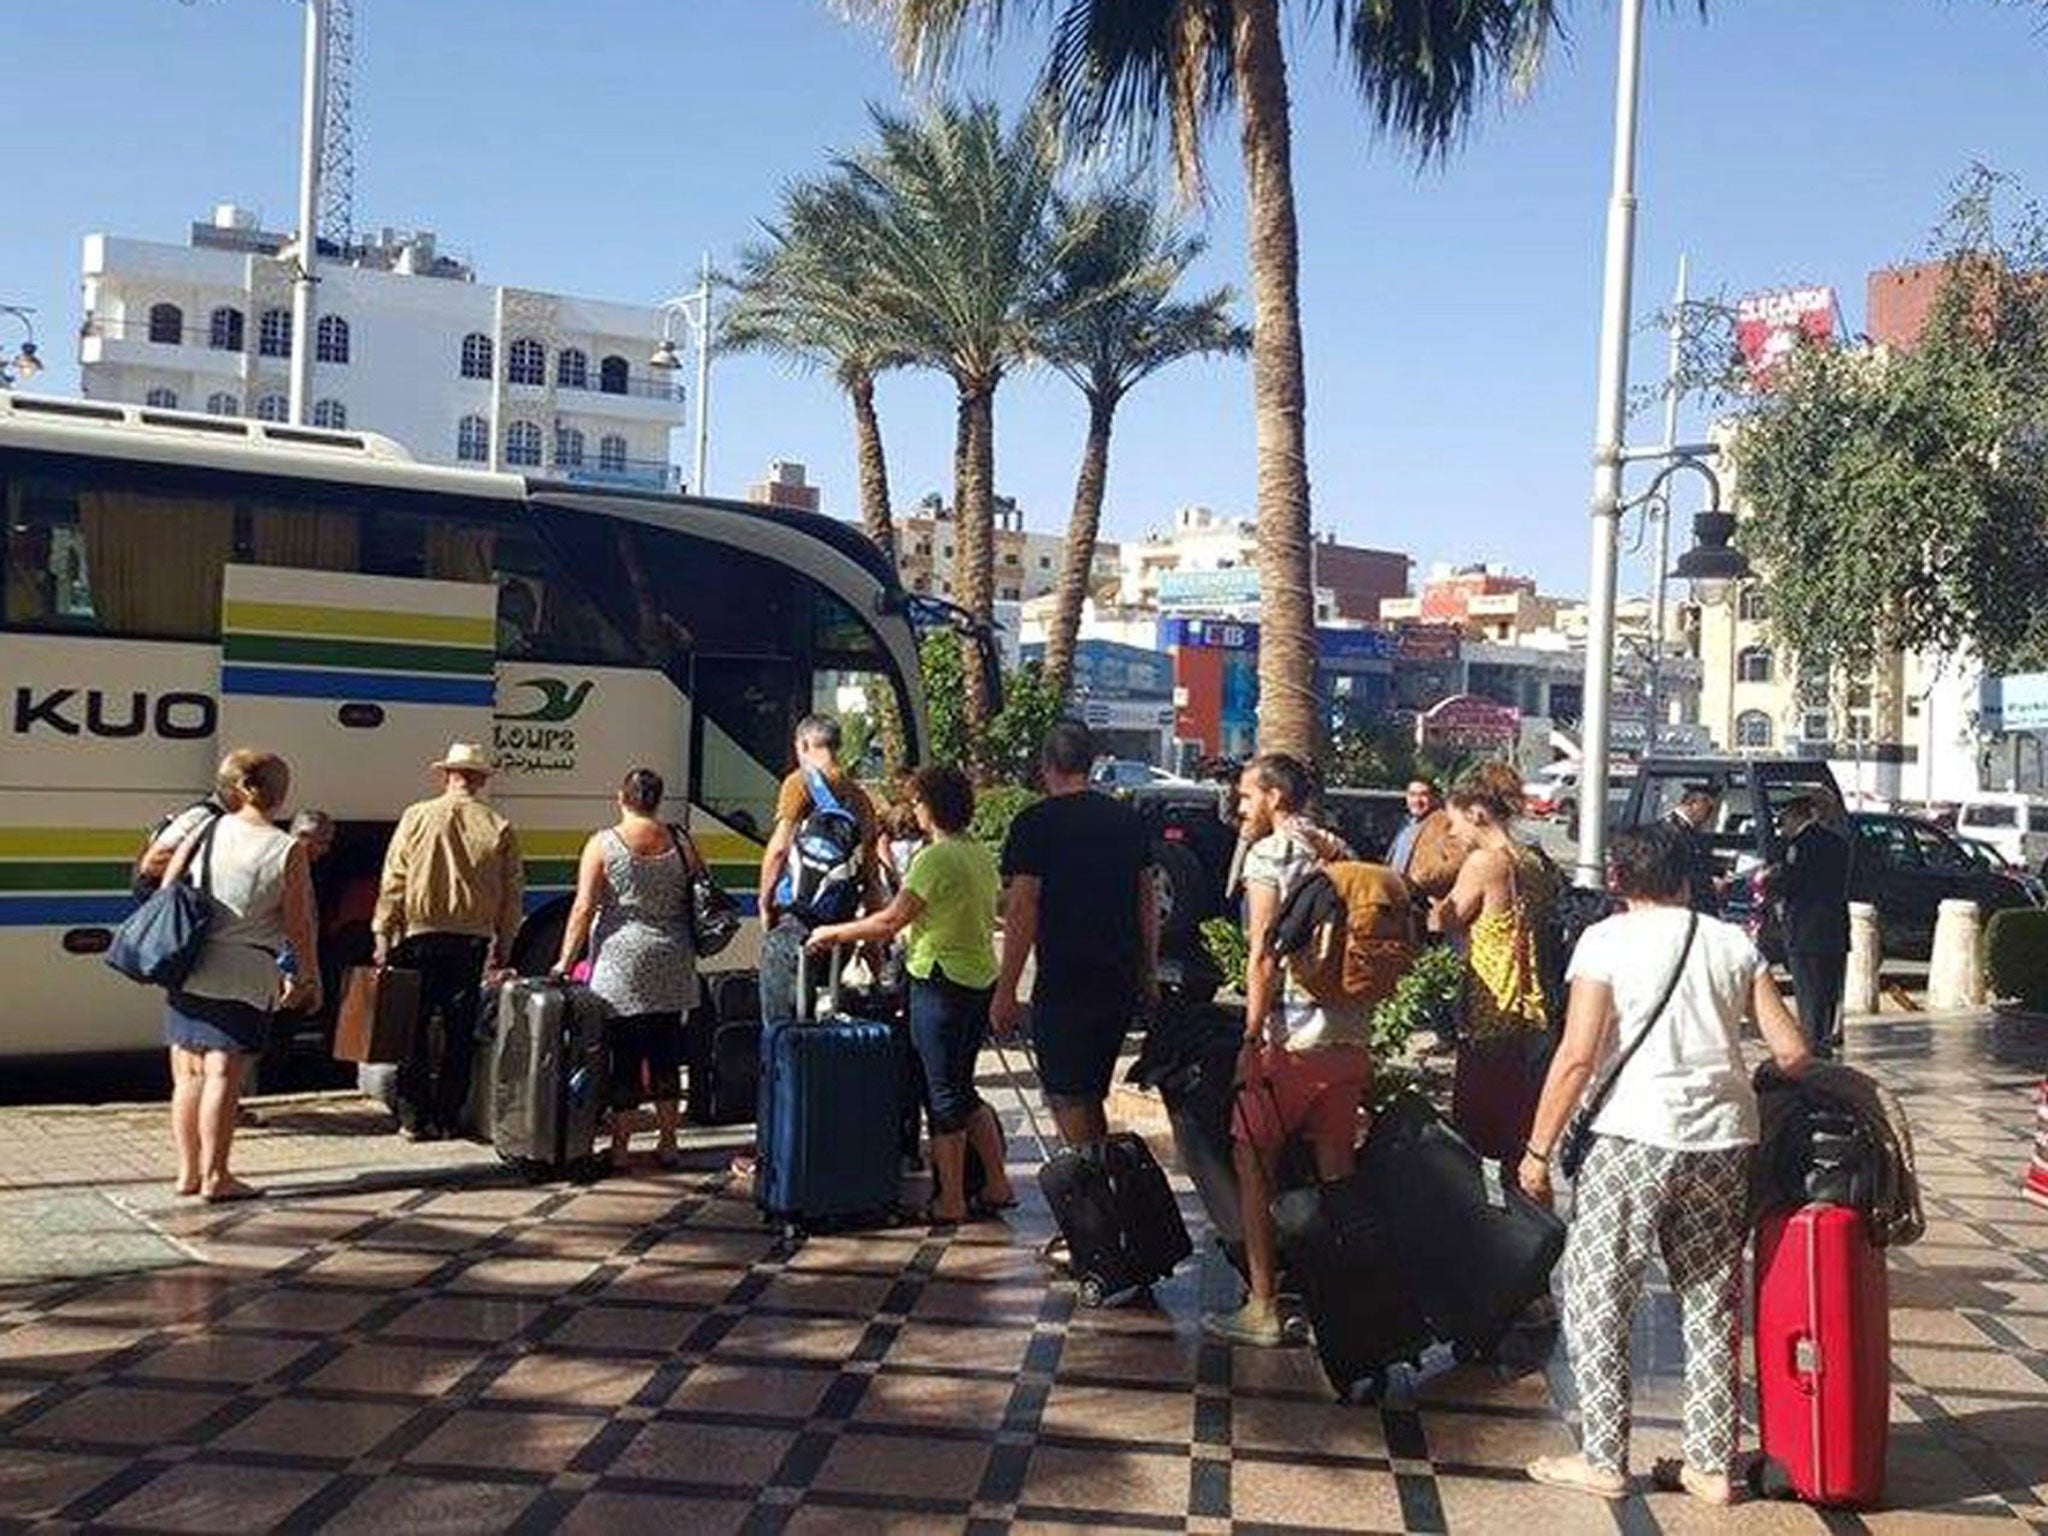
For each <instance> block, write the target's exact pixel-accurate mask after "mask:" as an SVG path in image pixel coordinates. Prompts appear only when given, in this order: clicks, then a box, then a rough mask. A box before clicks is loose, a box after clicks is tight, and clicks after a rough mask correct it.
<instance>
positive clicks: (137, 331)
mask: <svg viewBox="0 0 2048 1536" xmlns="http://www.w3.org/2000/svg"><path fill="white" fill-rule="evenodd" d="M256 332H257V328H256V326H255V325H254V324H245V325H244V326H243V328H242V345H240V346H238V347H216V346H214V345H213V331H212V329H211V327H210V326H208V325H186V326H180V327H178V328H177V329H175V330H172V329H170V328H167V327H164V326H158V325H152V324H151V323H150V322H149V321H148V320H147V319H145V318H142V317H139V316H138V317H137V318H135V319H132V320H110V319H107V318H104V317H102V316H100V315H87V316H86V317H85V321H84V323H83V324H81V325H80V326H79V327H78V334H79V337H80V339H81V340H83V339H86V338H88V337H93V336H102V337H105V338H107V339H108V340H110V341H149V342H155V343H156V344H157V345H158V346H163V347H205V348H207V349H208V350H210V351H214V352H234V353H242V352H253V351H256V350H257V348H256V347H255V346H254V345H253V343H255V342H256V340H257V334H256ZM288 350H289V349H287V351H288Z"/></svg>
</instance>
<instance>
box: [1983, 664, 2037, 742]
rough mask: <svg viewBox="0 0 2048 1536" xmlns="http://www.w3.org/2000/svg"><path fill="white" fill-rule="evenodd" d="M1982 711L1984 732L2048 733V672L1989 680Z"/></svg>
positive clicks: (2027, 673)
mask: <svg viewBox="0 0 2048 1536" xmlns="http://www.w3.org/2000/svg"><path fill="white" fill-rule="evenodd" d="M1978 710H1979V713H1980V715H1981V716H1982V723H1983V726H1984V729H1985V730H1986V731H1988V732H1991V733H1994V734H1995V733H1997V732H2000V731H2040V730H2048V672H2016V673H2014V674H2013V675H2012V676H2010V677H1987V678H1985V679H1984V683H1983V687H1982V688H1981V690H1980V692H1979V697H1978Z"/></svg>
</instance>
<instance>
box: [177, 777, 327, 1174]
mask: <svg viewBox="0 0 2048 1536" xmlns="http://www.w3.org/2000/svg"><path fill="white" fill-rule="evenodd" d="M290 787H291V771H290V769H289V768H287V767H286V765H285V761H284V759H283V758H281V757H278V756H277V755H275V754H274V753H270V752H252V751H246V750H244V751H238V752H231V753H229V754H228V756H227V757H226V758H224V759H223V760H222V762H221V765H220V774H219V784H218V787H217V790H216V793H215V800H216V801H217V802H218V804H219V805H221V806H224V807H226V812H225V814H219V815H216V814H214V813H213V811H212V810H211V808H210V807H202V808H200V809H199V810H198V811H195V812H194V813H192V814H191V815H189V816H185V817H180V818H179V819H178V820H177V821H175V822H173V823H172V824H171V826H170V827H169V828H167V829H166V831H165V833H164V840H175V841H176V843H177V852H176V853H175V854H174V855H173V856H172V858H171V862H170V865H169V867H168V868H167V869H166V870H165V872H164V880H165V882H166V883H169V882H170V881H173V880H180V879H190V880H191V881H192V882H193V883H194V884H201V883H203V884H204V886H205V888H206V890H207V892H208V894H209V895H210V896H211V898H212V902H211V905H212V910H213V918H212V921H211V923H210V924H209V925H208V927H207V931H206V945H205V948H204V949H203V950H202V951H201V952H200V956H199V963H198V964H197V965H195V966H194V967H193V968H192V972H191V974H190V975H189V976H187V977H186V978H185V983H184V985H183V986H182V987H180V988H178V989H177V990H176V991H173V992H171V993H169V994H168V995H167V996H166V998H165V1011H164V1044H165V1045H166V1046H168V1047H169V1049H170V1054H171V1137H172V1141H173V1142H174V1144H175V1145H176V1147H177V1153H178V1183H177V1191H178V1193H179V1194H181V1195H203V1196H204V1197H205V1198H206V1199H207V1200H208V1201H223V1200H246V1199H249V1198H251V1197H252V1196H254V1195H256V1194H258V1193H259V1191H257V1190H255V1189H253V1188H251V1187H250V1186H249V1185H247V1184H244V1183H243V1182H242V1181H241V1180H240V1179H237V1178H236V1177H235V1176H234V1175H233V1174H232V1173H230V1172H229V1171H228V1151H229V1148H230V1146H231V1145H232V1143H233V1141H234V1132H235V1117H236V1113H237V1110H238V1108H239V1103H240V1099H241V1089H242V1079H243V1076H244V1073H245V1069H246V1067H247V1063H248V1061H249V1059H250V1058H251V1057H252V1056H255V1055H257V1054H259V1053H260V1052H261V1051H262V1050H263V1049H264V1047H265V1046H266V1045H268V1044H269V1041H270V1023H271V1016H272V1014H274V1013H275V1012H276V1011H277V1009H278V1008H279V1007H281V1006H282V1007H289V1008H307V1009H311V1008H317V1007H319V1006H320V956H319V953H318V950H317V947H316V946H317V944H318V935H317V924H316V923H315V920H314V914H315V906H314V899H313V877H312V872H311V868H310V865H309V864H308V861H307V857H306V852H305V849H304V848H303V847H302V846H300V844H299V843H298V842H297V841H296V840H295V839H294V838H292V837H291V836H290V835H289V834H288V833H286V832H283V831H281V830H279V829H278V827H277V826H276V825H275V824H274V823H273V822H272V820H271V818H272V817H273V816H275V815H276V814H277V813H278V811H279V810H280V809H282V807H283V805H284V802H285V796H286V795H287V793H288V792H289V791H290ZM286 945H290V947H291V949H292V951H293V953H294V956H295V958H296V960H297V962H298V966H297V975H296V977H295V978H293V979H292V980H291V981H290V982H289V983H287V982H286V980H285V979H284V978H283V977H282V976H281V974H280V972H279V969H278V957H279V956H280V955H281V954H282V953H283V952H284V949H285V946H286Z"/></svg>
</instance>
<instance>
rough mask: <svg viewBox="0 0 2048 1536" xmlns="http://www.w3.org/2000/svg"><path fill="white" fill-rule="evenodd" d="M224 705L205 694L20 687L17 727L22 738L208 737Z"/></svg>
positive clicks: (16, 697)
mask: <svg viewBox="0 0 2048 1536" xmlns="http://www.w3.org/2000/svg"><path fill="white" fill-rule="evenodd" d="M219 712H220V707H219V705H218V704H216V703H215V702H214V700H213V699H212V698H210V697H209V696H208V695H206V694H203V693H179V692H173V693H159V694H157V695H155V696H154V697H152V696H151V695H149V694H147V693H144V692H142V691H141V690H140V689H136V690H134V691H132V692H124V691H116V692H108V691H107V690H105V689H101V688H16V689H15V690H14V710H13V716H12V718H13V729H14V734H15V735H17V736H30V735H34V734H36V733H37V732H39V731H42V732H48V733H49V734H51V735H53V736H103V737H106V738H108V739H110V740H116V741H119V740H125V739H127V738H130V737H135V736H143V735H149V736H160V737H162V738H163V739H164V740H165V741H203V740H205V739H206V738H207V737H209V736H211V735H213V732H214V723H215V721H216V719H217V718H218V716H219Z"/></svg>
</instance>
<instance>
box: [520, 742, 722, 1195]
mask: <svg viewBox="0 0 2048 1536" xmlns="http://www.w3.org/2000/svg"><path fill="white" fill-rule="evenodd" d="M665 787H666V786H664V785H663V783H662V780H661V775H660V774H658V773H656V772H655V771H654V770H653V769H652V768H635V769H633V770H632V771H631V772H630V773H628V774H627V775H626V777H625V780H624V781H623V782H622V783H621V784H620V785H619V795H618V804H619V819H618V821H617V823H616V824H615V825H613V826H610V827H607V828H606V829H605V830H604V831H602V832H598V833H596V834H594V835H593V836H592V837H591V838H590V840H589V841H588V842H587V843H585V844H584V845H583V854H582V857H581V859H580V860H579V861H578V864H577V871H576V901H575V904H574V905H573V906H571V907H570V909H569V921H568V924H567V925H566V926H565V927H564V929H563V930H562V949H561V954H560V957H559V958H558V959H557V960H556V961H555V965H554V970H553V972H552V974H553V975H555V976H558V977H559V976H563V975H566V974H567V973H568V972H569V970H570V968H571V967H572V966H574V965H575V964H576V960H577V956H579V955H580V954H582V952H583V947H584V945H585V944H590V945H591V948H592V954H593V958H592V960H591V965H590V990H591V991H592V992H593V993H595V994H596V996H597V999H598V1001H599V1002H601V1003H603V1004H604V1006H605V1009H606V1011H607V1012H608V1014H609V1015H610V1018H609V1022H608V1024H607V1026H606V1034H607V1036H608V1040H609V1046H610V1056H611V1074H610V1083H609V1085H608V1093H607V1098H608V1102H609V1105H610V1108H611V1165H612V1167H614V1168H623V1167H624V1166H625V1164H626V1159H627V1157H628V1156H629V1155H630V1152H631V1148H632V1141H633V1124H634V1120H635V1118H636V1117H637V1116H638V1114H639V1110H640V1106H641V1104H643V1103H644V1102H646V1101H647V1100H649V1099H652V1100H653V1102H654V1119H655V1143H654V1160H655V1162H656V1164H657V1165H659V1166H660V1167H663V1168H670V1169H673V1168H679V1167H681V1166H682V1154H681V1152H680V1151H678V1150H677V1147H676V1127H677V1122H678V1120H679V1118H680V1116H681V1106H682V1097H683V1077H682V1059H683V1015H684V1014H686V1013H688V1012H689V1011H690V1010H691V1009H692V1008H694V1007H696V1006H697V955H696V949H695V947H694V945H693V943H692V940H691V934H690V880H691V877H692V875H693V874H694V873H695V872H696V871H697V869H699V868H700V867H701V864H702V860H701V858H700V857H699V855H698V854H697V851H696V849H695V848H694V847H693V846H691V844H690V841H689V834H688V833H687V832H685V831H683V830H682V828H680V827H675V826H670V825H668V824H667V823H665V822H663V821H662V820H661V816H660V811H661V798H662V794H663V791H664V789H665Z"/></svg>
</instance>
